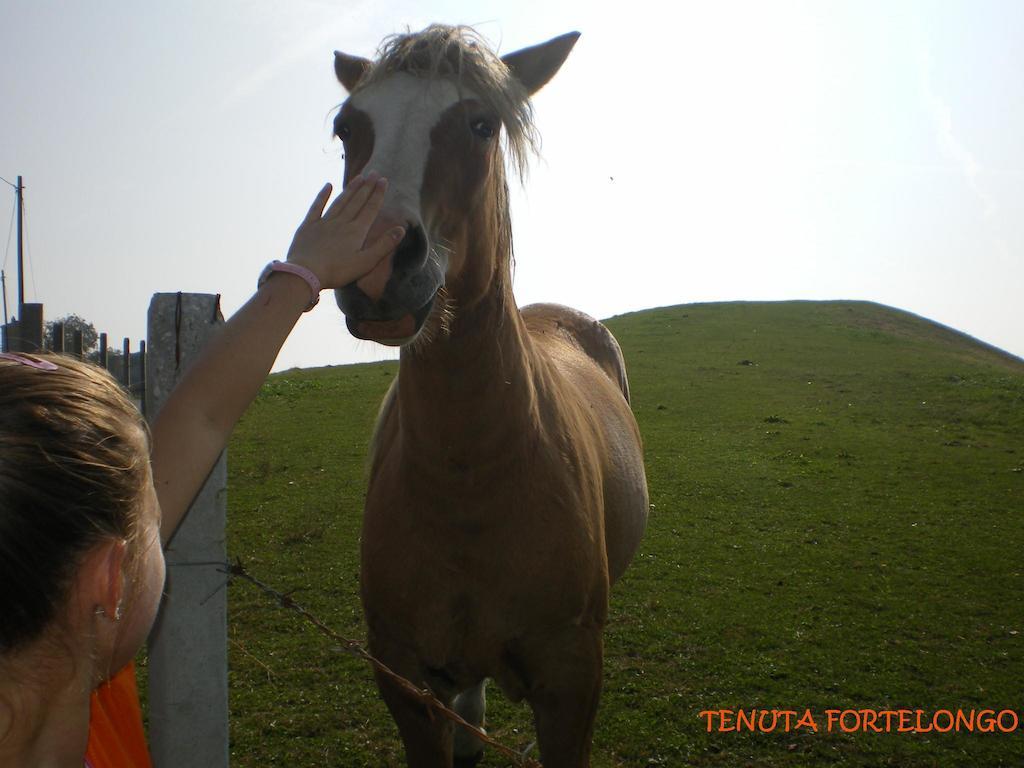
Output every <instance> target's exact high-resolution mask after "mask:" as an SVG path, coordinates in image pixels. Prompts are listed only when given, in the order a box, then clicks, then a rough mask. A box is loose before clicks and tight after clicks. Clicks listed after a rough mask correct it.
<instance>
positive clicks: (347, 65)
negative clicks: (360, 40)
mask: <svg viewBox="0 0 1024 768" xmlns="http://www.w3.org/2000/svg"><path fill="white" fill-rule="evenodd" d="M369 69H370V60H369V59H364V58H361V57H359V56H349V55H348V54H347V53H342V52H341V51H335V52H334V74H336V75H337V76H338V82H339V83H341V84H342V85H343V86H344V87H345V90H346V91H348V92H349V93H351V92H352V91H353V90H355V87H356V85H358V83H359V81H360V80H361V79H362V77H363V75H365V74H366V72H367V71H368V70H369Z"/></svg>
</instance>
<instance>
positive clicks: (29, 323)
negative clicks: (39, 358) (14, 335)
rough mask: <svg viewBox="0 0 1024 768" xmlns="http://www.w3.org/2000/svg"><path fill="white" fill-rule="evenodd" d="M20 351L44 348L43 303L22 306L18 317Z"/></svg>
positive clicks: (38, 350)
mask: <svg viewBox="0 0 1024 768" xmlns="http://www.w3.org/2000/svg"><path fill="white" fill-rule="evenodd" d="M18 345H19V346H18V347H17V348H16V349H17V350H18V351H19V352H42V350H43V305H42V304H28V303H25V304H23V305H22V306H21V315H20V316H19V317H18Z"/></svg>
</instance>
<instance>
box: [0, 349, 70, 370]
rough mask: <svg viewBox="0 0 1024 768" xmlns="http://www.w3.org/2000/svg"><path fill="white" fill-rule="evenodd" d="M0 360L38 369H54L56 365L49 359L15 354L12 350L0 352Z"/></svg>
mask: <svg viewBox="0 0 1024 768" xmlns="http://www.w3.org/2000/svg"><path fill="white" fill-rule="evenodd" d="M0 360H10V361H11V362H12V363H20V364H21V365H27V366H28V367H29V368H38V369H39V370H40V371H56V370H57V366H56V365H55V364H53V363H51V362H50V361H49V360H33V359H32V358H31V357H27V356H26V355H17V354H15V353H13V352H0Z"/></svg>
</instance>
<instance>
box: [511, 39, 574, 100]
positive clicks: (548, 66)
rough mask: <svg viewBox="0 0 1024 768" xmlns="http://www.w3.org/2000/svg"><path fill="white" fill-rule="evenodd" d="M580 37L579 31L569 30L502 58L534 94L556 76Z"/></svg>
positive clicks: (529, 91)
mask: <svg viewBox="0 0 1024 768" xmlns="http://www.w3.org/2000/svg"><path fill="white" fill-rule="evenodd" d="M579 37H580V33H579V32H569V33H567V34H565V35H561V36H559V37H556V38H553V39H552V40H548V41H547V42H546V43H541V44H540V45H534V46H532V47H530V48H523V49H522V50H521V51H515V52H514V53H509V54H506V55H505V56H502V57H501V60H502V61H503V62H505V66H507V67H508V68H509V69H510V70H512V74H513V75H515V76H516V79H517V80H518V81H519V82H520V83H522V84H523V85H524V86H525V87H526V92H527V93H529V94H530V95H531V96H532V95H533V94H535V93H536V92H537V91H539V90H540V89H541V88H543V87H544V86H545V85H546V84H547V82H548V80H550V79H551V78H552V77H554V76H555V73H556V72H558V70H559V69H560V68H561V66H562V64H563V63H565V60H566V58H567V57H568V56H569V51H571V50H572V47H573V46H574V45H576V41H577V40H579Z"/></svg>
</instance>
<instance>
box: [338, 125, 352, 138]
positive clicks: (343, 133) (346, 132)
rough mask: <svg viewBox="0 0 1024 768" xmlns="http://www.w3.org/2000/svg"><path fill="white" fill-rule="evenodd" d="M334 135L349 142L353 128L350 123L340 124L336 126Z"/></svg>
mask: <svg viewBox="0 0 1024 768" xmlns="http://www.w3.org/2000/svg"><path fill="white" fill-rule="evenodd" d="M334 135H335V136H337V137H338V138H339V139H341V140H342V141H348V140H349V138H351V136H352V128H351V126H349V124H348V123H342V122H338V123H335V124H334Z"/></svg>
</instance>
